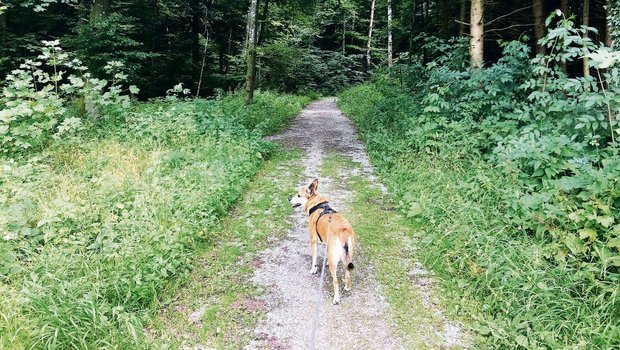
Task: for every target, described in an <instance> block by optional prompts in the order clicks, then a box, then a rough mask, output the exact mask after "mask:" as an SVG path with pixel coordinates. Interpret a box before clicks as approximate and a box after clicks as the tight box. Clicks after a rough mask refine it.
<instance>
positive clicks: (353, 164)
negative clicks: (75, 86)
mask: <svg viewBox="0 0 620 350" xmlns="http://www.w3.org/2000/svg"><path fill="white" fill-rule="evenodd" d="M270 139H271V140H274V141H281V142H283V143H284V144H285V145H286V146H287V147H290V148H299V149H301V150H303V152H304V154H303V156H302V159H301V165H302V166H304V167H305V169H303V170H302V174H303V176H302V178H303V180H302V181H301V182H300V183H299V184H298V187H297V188H291V189H290V194H291V195H292V194H293V193H294V192H295V191H297V190H298V189H299V188H300V187H301V186H307V185H308V184H309V183H310V182H311V180H312V179H313V178H314V177H318V178H319V189H318V190H319V192H321V194H323V195H325V196H327V197H328V198H330V205H331V206H332V207H333V208H334V209H336V210H338V211H340V212H342V213H344V215H345V216H346V217H348V218H349V219H350V221H351V222H352V224H353V226H354V230H355V231H356V233H357V235H358V245H357V247H356V249H357V250H356V252H355V266H356V268H355V270H353V271H352V290H351V291H350V292H345V291H343V288H342V287H341V293H342V297H341V304H340V305H337V306H334V305H332V303H331V301H332V296H333V286H332V285H331V277H330V276H329V272H328V271H326V273H325V280H326V282H325V284H324V288H323V290H322V291H321V293H322V304H321V306H320V315H319V319H318V325H317V329H316V341H315V344H316V346H317V348H318V349H330V350H331V349H414V348H415V349H420V348H432V349H444V348H452V347H459V348H460V347H463V346H464V345H463V344H464V342H463V340H462V339H461V338H463V337H462V334H461V330H460V327H459V326H458V324H455V323H453V322H450V321H448V320H447V319H446V318H445V317H444V316H443V313H442V312H441V310H439V307H438V302H437V300H436V298H434V297H433V293H432V292H433V291H432V290H431V286H430V279H429V278H428V276H427V275H428V273H427V272H426V271H425V270H424V269H423V268H422V266H421V265H420V264H419V263H417V262H415V261H407V262H406V261H398V260H401V259H397V257H396V256H394V257H393V258H392V260H391V261H390V259H389V257H388V261H387V262H385V261H384V262H385V263H378V264H377V266H375V265H374V264H373V262H374V261H373V260H375V259H373V257H377V258H378V259H379V260H383V259H384V257H382V254H390V252H389V251H388V250H387V249H388V248H386V250H385V251H381V249H383V247H382V245H381V244H379V245H378V246H377V247H375V248H372V249H371V248H368V249H365V247H364V242H368V240H369V239H370V240H372V239H373V238H372V236H373V235H375V234H378V238H379V239H383V237H386V240H388V241H390V242H392V244H391V246H394V247H395V249H398V250H399V251H402V252H406V254H407V259H408V260H410V259H409V258H411V259H413V257H411V256H410V255H411V254H414V253H415V248H414V247H412V242H411V240H410V239H408V238H407V237H406V236H407V235H406V233H405V232H398V230H406V229H407V228H406V227H404V226H403V225H400V226H399V223H398V222H397V221H398V220H399V215H398V214H397V213H395V211H394V210H393V209H386V208H385V207H384V206H383V204H381V205H380V206H378V207H377V208H379V209H378V210H382V211H380V212H379V215H380V216H381V219H379V220H374V219H373V218H369V217H365V218H364V217H363V215H366V214H361V215H362V216H360V215H359V214H360V213H358V215H357V216H355V215H354V214H353V213H351V212H352V211H355V210H350V209H351V208H348V206H349V205H350V204H351V206H353V203H354V202H355V198H356V196H357V194H356V192H361V191H366V192H367V193H371V192H373V191H374V193H375V194H376V195H375V196H374V197H372V198H371V200H367V201H366V202H369V201H370V202H373V201H377V202H381V203H383V199H382V198H381V197H382V196H383V195H385V194H386V192H387V191H386V189H385V187H383V185H381V184H380V183H379V182H378V181H377V179H376V178H375V177H374V175H373V169H372V166H371V164H370V162H369V159H368V156H367V154H366V152H365V148H364V146H363V144H362V143H361V142H360V141H359V140H358V138H357V133H356V130H355V127H354V126H353V124H352V123H351V121H350V120H349V119H348V118H346V117H345V116H344V115H343V114H342V113H341V112H340V111H339V110H338V108H337V106H336V99H335V98H327V99H322V100H319V101H315V102H313V103H311V104H310V105H309V106H307V108H306V109H305V110H304V111H303V112H302V113H301V114H300V115H299V116H298V117H297V118H296V119H295V120H294V122H293V123H292V125H291V126H290V128H288V129H287V130H286V131H284V132H283V133H281V134H279V135H275V136H272V137H270ZM354 186H355V187H354ZM358 203H359V201H358ZM362 206H363V207H362V208H365V207H366V205H365V203H362ZM364 210H365V209H364ZM359 211H361V210H359ZM349 213H351V214H349ZM372 214H373V215H367V216H374V213H372ZM291 219H292V220H293V221H294V223H295V225H294V228H292V229H291V230H289V231H288V233H286V235H285V236H284V238H283V239H282V240H281V241H279V242H278V243H277V245H275V246H272V247H270V248H267V249H265V250H264V251H263V252H262V253H260V254H259V256H258V258H257V259H258V260H257V261H260V263H259V264H256V265H257V267H256V268H255V270H254V272H253V276H252V282H253V283H254V284H256V285H257V286H260V289H263V290H266V291H267V292H266V294H265V295H264V296H263V297H262V300H263V301H264V303H265V305H266V307H265V309H266V310H268V311H267V315H266V317H265V318H263V320H261V321H260V322H259V324H258V326H257V328H256V329H255V330H254V334H253V335H252V340H251V342H250V344H249V345H248V346H247V348H248V349H308V348H309V344H310V335H311V330H312V325H313V320H314V317H315V305H316V300H317V293H318V285H319V278H320V268H321V264H319V273H318V274H316V275H311V274H309V273H308V270H309V269H310V267H311V266H310V265H311V257H310V243H309V234H308V229H307V226H308V221H307V216H306V215H305V214H304V213H303V212H301V211H294V212H292V213H291ZM369 219H370V221H371V222H365V220H366V221H368V220H369ZM356 223H359V225H360V226H359V227H358V226H356ZM369 225H370V226H369ZM367 231H375V232H374V233H369V232H367ZM374 243H376V238H375V242H373V243H372V245H373V246H374ZM369 245H370V244H369ZM387 246H388V245H387V244H386V247H387ZM324 249H325V248H324V245H322V244H320V245H319V248H318V251H319V260H318V261H319V262H322V259H323V254H324ZM367 253H368V254H367ZM373 254H374V255H373ZM371 255H372V256H371ZM394 260H396V261H394ZM392 265H398V266H401V267H402V270H399V271H396V278H397V279H398V280H399V282H398V283H400V284H405V285H406V288H401V290H402V291H405V292H406V293H405V294H404V295H402V293H401V294H400V295H396V296H395V297H394V300H395V302H397V303H398V304H399V306H398V307H400V308H410V309H409V310H403V309H401V310H398V312H397V313H394V312H392V311H394V309H393V307H392V306H391V305H390V304H389V303H388V302H387V299H388V297H387V296H386V289H387V288H392V287H393V286H388V285H382V283H381V282H382V281H381V279H377V278H376V276H377V275H379V274H383V273H384V271H383V267H388V268H389V266H392ZM403 272H404V273H403ZM391 273H392V275H394V271H391ZM399 273H400V274H402V275H400V276H399ZM343 274H344V272H343V271H342V267H341V266H339V282H340V283H341V284H342V283H343ZM386 275H387V274H386ZM396 288H398V286H396ZM399 298H406V299H408V300H405V301H402V302H401V300H400V299H399ZM411 305H413V307H412V306H411ZM398 319H401V320H400V321H399V320H398ZM403 323H404V324H405V329H404V330H403V327H402V326H401V327H397V326H396V325H397V324H398V325H401V324H403ZM407 325H409V329H407Z"/></svg>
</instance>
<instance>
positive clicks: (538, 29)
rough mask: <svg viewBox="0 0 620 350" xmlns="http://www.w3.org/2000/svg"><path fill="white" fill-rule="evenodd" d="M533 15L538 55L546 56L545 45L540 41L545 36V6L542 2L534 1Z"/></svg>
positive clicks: (540, 0)
mask: <svg viewBox="0 0 620 350" xmlns="http://www.w3.org/2000/svg"><path fill="white" fill-rule="evenodd" d="M532 14H533V15H534V39H535V40H536V53H539V54H542V55H544V54H545V53H546V51H547V50H546V48H545V45H541V44H540V43H539V42H538V41H539V40H540V39H542V38H543V37H544V36H545V24H544V6H543V1H542V0H532Z"/></svg>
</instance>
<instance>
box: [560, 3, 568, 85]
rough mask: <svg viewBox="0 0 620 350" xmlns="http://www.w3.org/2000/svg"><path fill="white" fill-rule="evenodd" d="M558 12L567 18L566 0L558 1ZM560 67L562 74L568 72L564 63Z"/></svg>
mask: <svg viewBox="0 0 620 350" xmlns="http://www.w3.org/2000/svg"><path fill="white" fill-rule="evenodd" d="M560 11H562V13H563V14H564V16H565V17H567V18H568V0H562V1H560ZM560 67H561V68H562V71H563V72H564V73H566V72H567V71H568V65H567V64H566V62H562V63H560Z"/></svg>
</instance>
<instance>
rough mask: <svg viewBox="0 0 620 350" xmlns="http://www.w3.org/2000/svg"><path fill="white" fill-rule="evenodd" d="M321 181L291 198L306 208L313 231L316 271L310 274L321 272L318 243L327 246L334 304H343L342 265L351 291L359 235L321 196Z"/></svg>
mask: <svg viewBox="0 0 620 350" xmlns="http://www.w3.org/2000/svg"><path fill="white" fill-rule="evenodd" d="M318 187H319V179H314V181H312V183H311V184H310V186H308V188H302V189H301V190H300V191H299V193H297V194H295V195H294V196H290V197H289V198H288V200H289V202H290V203H291V205H292V206H293V208H297V207H302V208H303V210H304V212H305V213H306V214H308V221H309V227H308V231H310V251H311V253H312V268H311V269H310V273H312V274H314V273H316V272H317V267H318V265H317V261H316V260H317V239H318V240H320V241H321V242H325V243H326V244H327V259H328V263H329V273H330V274H331V275H332V279H333V282H334V301H333V302H334V304H338V303H339V302H340V289H339V287H338V277H337V276H336V272H337V270H338V262H340V261H342V265H343V266H344V269H345V285H344V290H346V291H349V290H351V274H350V271H351V270H352V269H353V245H354V244H355V233H354V232H353V228H352V227H351V224H350V223H349V221H348V220H347V219H345V218H344V217H343V216H342V215H340V214H339V213H338V212H336V211H335V210H333V209H332V208H330V207H329V205H328V204H327V203H328V200H327V198H325V197H323V196H322V195H320V194H319V193H318V192H317V188H318Z"/></svg>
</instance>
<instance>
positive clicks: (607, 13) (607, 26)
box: [603, 0, 614, 47]
mask: <svg viewBox="0 0 620 350" xmlns="http://www.w3.org/2000/svg"><path fill="white" fill-rule="evenodd" d="M610 14H611V0H607V2H606V4H605V38H604V40H603V41H604V44H605V46H607V47H612V46H613V45H614V42H613V39H612V38H611V24H610V23H609V16H610Z"/></svg>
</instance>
